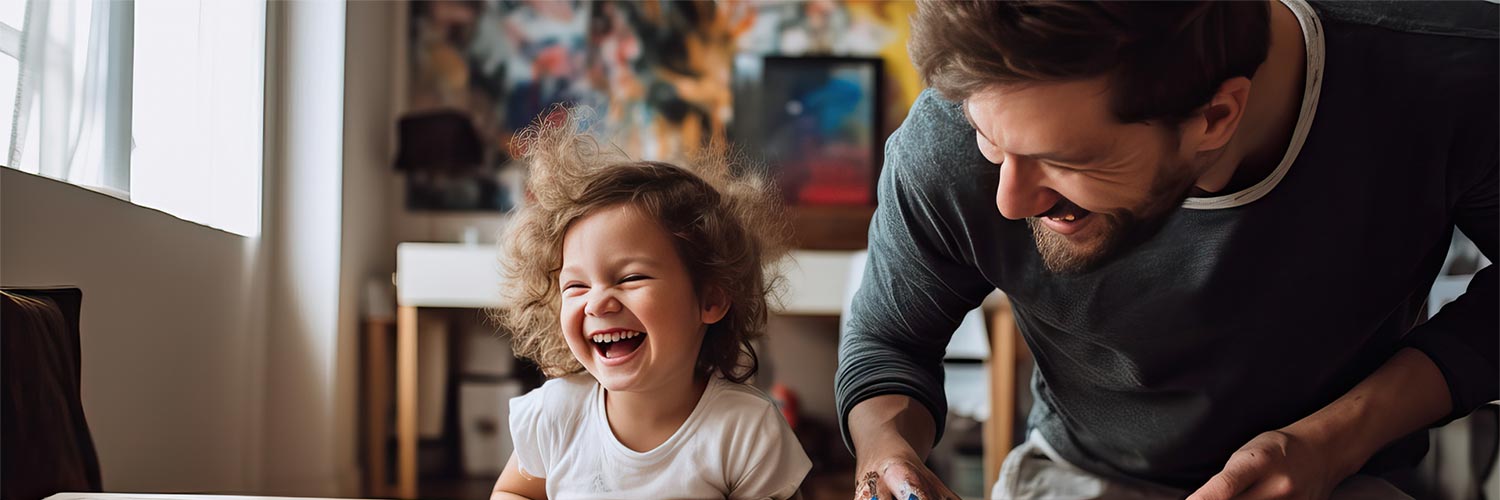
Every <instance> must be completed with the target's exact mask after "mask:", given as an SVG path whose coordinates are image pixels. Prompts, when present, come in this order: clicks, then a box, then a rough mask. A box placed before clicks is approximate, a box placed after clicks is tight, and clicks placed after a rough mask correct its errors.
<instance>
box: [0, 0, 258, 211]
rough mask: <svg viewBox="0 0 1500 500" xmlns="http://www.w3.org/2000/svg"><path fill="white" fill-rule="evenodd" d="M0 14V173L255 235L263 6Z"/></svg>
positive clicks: (98, 2)
mask: <svg viewBox="0 0 1500 500" xmlns="http://www.w3.org/2000/svg"><path fill="white" fill-rule="evenodd" d="M3 4H4V5H3V6H0V52H3V54H4V56H3V57H0V93H3V95H5V96H13V97H14V99H10V98H5V99H0V122H3V125H0V132H4V133H5V134H4V135H0V142H3V143H5V144H8V145H9V147H8V148H7V150H6V153H7V154H5V155H3V156H0V159H4V160H5V165H6V166H9V167H12V168H17V169H19V170H22V171H26V172H31V173H35V174H40V175H45V176H48V177H53V178H56V179H60V180H64V181H67V182H70V183H73V184H77V185H80V186H84V187H88V188H90V189H95V190H99V191H103V192H106V193H109V194H111V195H114V196H117V197H120V198H122V199H126V200H129V201H131V202H133V203H135V204H138V205H142V206H146V207H151V208H155V209H158V210H162V211H164V212H167V213H170V214H172V215H175V216H177V217H180V218H183V219H187V220H190V221H194V222H198V223H200V224H204V225H208V226H212V227H216V228H219V229H223V230H226V231H230V232H234V233H237V234H241V235H246V236H255V235H257V234H259V232H260V212H261V210H260V209H261V206H260V202H261V173H262V170H263V169H262V164H263V162H262V144H263V136H264V132H263V123H262V121H263V112H264V102H265V98H264V95H265V92H264V82H265V78H264V75H265V33H266V29H265V26H266V23H265V13H266V4H265V1H264V0H181V1H171V2H163V1H146V2H132V1H120V0H93V1H90V0H30V1H28V2H24V3H23V2H3Z"/></svg>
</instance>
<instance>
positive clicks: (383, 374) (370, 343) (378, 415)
mask: <svg viewBox="0 0 1500 500" xmlns="http://www.w3.org/2000/svg"><path fill="white" fill-rule="evenodd" d="M390 325H391V323H390V320H384V321H376V320H370V321H367V322H366V323H365V349H366V350H365V369H366V370H367V372H366V374H365V425H366V428H365V443H367V444H366V445H365V446H366V447H367V448H368V449H367V450H365V495H368V496H370V497H372V498H381V497H385V496H388V494H387V493H386V487H387V478H386V468H385V467H386V465H385V464H386V462H385V449H386V448H385V446H386V436H387V435H388V434H386V431H387V430H388V429H389V427H390V424H389V421H388V420H387V419H386V417H387V416H388V415H389V414H388V413H386V412H387V411H388V410H390V405H391V398H390V392H389V391H390V387H391V386H390V385H387V384H389V383H390V380H391V378H390V372H391V367H390V353H391V347H390V337H389V335H390Z"/></svg>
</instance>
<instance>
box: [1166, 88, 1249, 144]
mask: <svg viewBox="0 0 1500 500" xmlns="http://www.w3.org/2000/svg"><path fill="white" fill-rule="evenodd" d="M1249 101H1250V79H1249V78H1245V77H1243V76H1237V77H1234V78H1230V79H1228V80H1224V83H1221V84H1219V90H1218V91H1217V92H1214V95H1213V97H1212V98H1210V99H1209V101H1208V104H1204V105H1203V107H1201V108H1198V112H1197V113H1196V114H1195V115H1194V116H1193V118H1191V119H1189V120H1188V123H1187V126H1186V127H1183V131H1182V133H1183V134H1184V137H1183V139H1184V141H1183V144H1184V145H1190V146H1191V147H1192V148H1193V151H1192V153H1194V154H1199V153H1204V152H1208V151H1214V150H1217V149H1219V148H1222V147H1224V145H1226V144H1229V140H1230V139H1231V138H1233V137H1234V133H1235V131H1237V130H1239V128H1240V119H1241V118H1244V117H1245V105H1246V104H1247V103H1248V102H1249Z"/></svg>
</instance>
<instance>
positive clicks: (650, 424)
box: [604, 374, 708, 452]
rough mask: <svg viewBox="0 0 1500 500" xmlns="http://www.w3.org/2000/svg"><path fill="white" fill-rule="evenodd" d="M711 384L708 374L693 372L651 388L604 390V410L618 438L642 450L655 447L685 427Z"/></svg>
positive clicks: (633, 447)
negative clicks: (701, 374)
mask: <svg viewBox="0 0 1500 500" xmlns="http://www.w3.org/2000/svg"><path fill="white" fill-rule="evenodd" d="M707 387H708V377H706V376H693V375H692V374H689V376H688V377H686V379H685V380H684V381H682V382H675V383H668V384H663V385H662V386H660V387H656V388H653V389H652V390H651V391H646V392H636V391H630V392H625V391H610V390H607V389H606V390H605V392H604V413H605V417H606V418H607V419H608V421H609V428H610V430H611V431H612V432H614V434H615V439H617V440H619V441H620V444H623V445H625V447H626V448H630V449H632V450H635V451H638V452H646V451H650V450H652V449H655V448H656V447H657V446H660V445H661V444H662V443H664V442H666V441H667V439H669V438H671V437H672V434H675V433H676V432H677V428H679V427H682V424H683V422H686V421H687V419H688V417H689V416H691V415H692V414H693V409H694V408H697V406H698V400H699V399H700V398H702V397H703V393H704V390H705V389H707Z"/></svg>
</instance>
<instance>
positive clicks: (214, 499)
mask: <svg viewBox="0 0 1500 500" xmlns="http://www.w3.org/2000/svg"><path fill="white" fill-rule="evenodd" d="M298 499H301V500H349V499H346V498H340V499H323V498H314V497H256V496H242V495H202V494H191V493H190V494H158V493H69V492H64V493H58V494H55V495H52V496H50V497H47V498H45V499H43V500H298Z"/></svg>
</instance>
